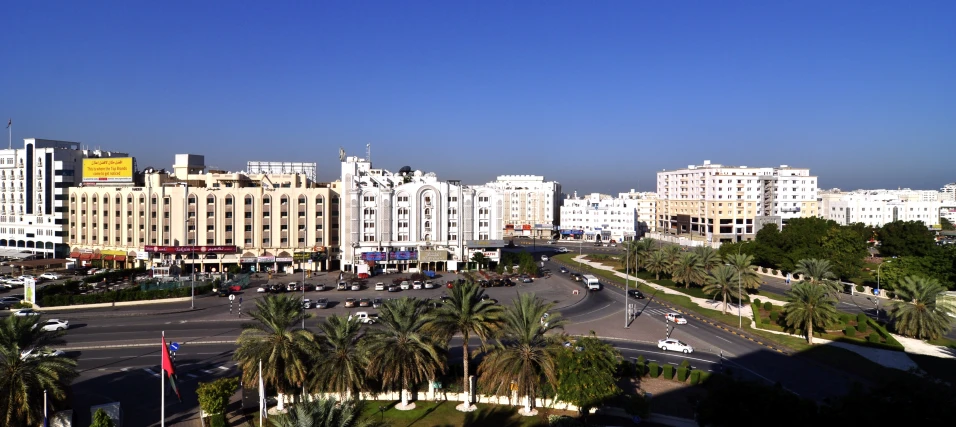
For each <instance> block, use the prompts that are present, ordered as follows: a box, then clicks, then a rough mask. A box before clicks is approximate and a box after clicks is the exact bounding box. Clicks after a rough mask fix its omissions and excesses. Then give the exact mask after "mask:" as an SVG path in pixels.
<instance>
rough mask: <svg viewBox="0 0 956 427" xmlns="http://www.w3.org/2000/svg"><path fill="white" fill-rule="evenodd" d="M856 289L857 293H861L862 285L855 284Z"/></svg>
mask: <svg viewBox="0 0 956 427" xmlns="http://www.w3.org/2000/svg"><path fill="white" fill-rule="evenodd" d="M856 291H857V292H859V293H863V285H856Z"/></svg>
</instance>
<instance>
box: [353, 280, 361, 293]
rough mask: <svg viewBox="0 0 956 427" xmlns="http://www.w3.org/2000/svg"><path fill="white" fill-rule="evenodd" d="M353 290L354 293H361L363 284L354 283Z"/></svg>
mask: <svg viewBox="0 0 956 427" xmlns="http://www.w3.org/2000/svg"><path fill="white" fill-rule="evenodd" d="M352 290H353V291H361V290H362V284H361V283H359V282H352Z"/></svg>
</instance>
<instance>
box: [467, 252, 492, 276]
mask: <svg viewBox="0 0 956 427" xmlns="http://www.w3.org/2000/svg"><path fill="white" fill-rule="evenodd" d="M471 262H473V263H475V264H478V271H481V267H484V265H485V264H486V263H487V262H488V257H486V256H485V254H483V253H481V252H475V253H474V255H472V256H471Z"/></svg>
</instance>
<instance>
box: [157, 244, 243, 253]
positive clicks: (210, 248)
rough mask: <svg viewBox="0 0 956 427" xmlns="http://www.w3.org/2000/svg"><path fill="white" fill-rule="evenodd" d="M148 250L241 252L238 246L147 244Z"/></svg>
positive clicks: (167, 251) (168, 251)
mask: <svg viewBox="0 0 956 427" xmlns="http://www.w3.org/2000/svg"><path fill="white" fill-rule="evenodd" d="M146 252H158V253H162V254H188V253H192V252H196V253H201V254H234V253H236V252H239V248H238V247H236V246H150V245H147V246H146Z"/></svg>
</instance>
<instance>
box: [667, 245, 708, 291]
mask: <svg viewBox="0 0 956 427" xmlns="http://www.w3.org/2000/svg"><path fill="white" fill-rule="evenodd" d="M671 279H672V280H673V281H674V283H683V284H684V287H685V288H689V287H690V285H691V283H700V282H703V281H704V266H703V265H702V264H701V263H700V258H698V257H697V255H696V254H694V253H685V254H684V255H682V256H681V257H680V259H679V260H678V261H677V264H675V265H674V266H673V267H672V268H671Z"/></svg>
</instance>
